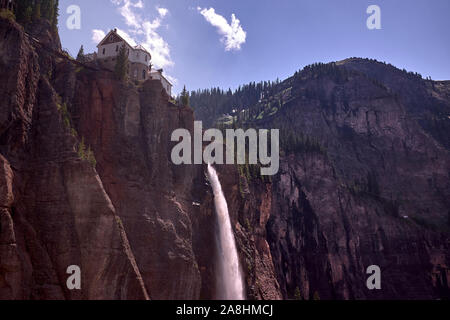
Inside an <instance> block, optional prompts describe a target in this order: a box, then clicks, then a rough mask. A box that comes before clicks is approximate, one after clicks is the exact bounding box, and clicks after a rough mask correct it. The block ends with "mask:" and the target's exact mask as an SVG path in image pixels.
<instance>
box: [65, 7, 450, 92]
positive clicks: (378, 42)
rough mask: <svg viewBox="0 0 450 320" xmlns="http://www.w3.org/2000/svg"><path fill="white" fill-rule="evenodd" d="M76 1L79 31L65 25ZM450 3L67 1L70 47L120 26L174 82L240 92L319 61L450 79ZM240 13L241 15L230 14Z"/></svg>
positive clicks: (90, 44)
mask: <svg viewBox="0 0 450 320" xmlns="http://www.w3.org/2000/svg"><path fill="white" fill-rule="evenodd" d="M70 5H78V6H79V7H80V9H81V29H79V30H70V29H68V28H67V26H66V20H67V19H68V18H69V14H68V13H67V12H66V10H67V8H68V7H69V6H70ZM369 5H378V6H379V7H380V9H381V26H382V28H381V30H369V29H368V28H367V26H366V20H367V18H368V17H369V14H367V13H366V10H367V8H368V6H369ZM449 14H450V1H448V0H432V1H429V0H414V1H412V0H395V1H393V0H372V1H366V0H159V1H156V0H95V1H92V0H60V21H59V23H60V25H59V31H60V36H61V42H62V45H63V47H64V48H66V49H68V50H69V52H70V53H71V54H72V55H74V56H75V55H76V54H77V52H78V49H79V48H80V45H81V44H83V45H84V47H85V52H93V51H94V50H95V49H96V43H95V42H94V40H93V39H96V38H97V39H98V38H99V37H100V36H101V35H102V32H105V33H107V32H108V31H109V30H110V29H113V28H114V27H117V28H119V29H120V30H121V31H123V32H126V33H127V34H128V36H129V37H130V38H132V39H133V40H134V41H136V43H143V44H145V46H147V47H148V48H149V49H150V52H151V53H152V55H153V60H154V61H153V63H154V64H155V65H157V66H159V67H163V68H164V72H165V73H166V74H167V75H168V76H169V77H170V79H172V80H173V82H174V83H175V88H174V92H175V93H178V92H179V91H180V90H181V89H182V87H183V85H184V84H185V85H186V87H187V88H188V89H189V90H195V89H198V88H210V87H222V88H224V89H225V88H229V87H231V88H233V89H234V88H236V87H237V86H239V85H241V84H245V83H248V82H250V81H261V80H275V79H276V78H279V79H285V78H287V77H289V76H291V75H292V74H293V73H294V72H295V71H296V70H298V69H300V68H303V67H304V66H305V65H308V64H311V63H314V62H330V61H336V60H342V59H345V58H348V57H353V56H356V57H369V58H375V59H378V60H380V61H386V62H389V63H392V64H393V65H395V66H397V67H399V68H406V69H407V70H409V71H415V72H419V73H421V74H422V75H423V76H424V77H427V76H431V77H432V78H433V79H436V80H449V79H450V41H449V37H448V30H450V19H449V18H448V16H449ZM232 15H234V17H232Z"/></svg>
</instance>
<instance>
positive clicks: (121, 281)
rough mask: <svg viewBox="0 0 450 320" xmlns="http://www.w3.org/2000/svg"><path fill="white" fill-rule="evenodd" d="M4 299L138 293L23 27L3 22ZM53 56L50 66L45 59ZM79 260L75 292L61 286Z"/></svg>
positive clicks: (105, 207) (116, 232) (106, 201)
mask: <svg viewBox="0 0 450 320" xmlns="http://www.w3.org/2000/svg"><path fill="white" fill-rule="evenodd" d="M0 38H1V39H2V40H1V42H0V57H1V58H0V64H1V70H2V73H1V75H0V77H1V79H0V84H1V85H0V96H1V97H2V102H1V112H0V114H1V120H0V141H1V143H0V150H1V157H0V160H1V168H2V169H1V170H0V172H1V177H0V181H1V185H0V191H1V194H0V199H1V204H0V207H1V209H0V210H1V217H0V221H1V223H0V298H1V299H145V298H146V297H147V293H146V290H145V287H144V284H143V282H142V278H141V275H140V273H139V270H138V268H137V266H136V263H135V262H134V257H133V253H132V252H131V250H130V247H129V243H128V240H127V237H126V235H125V233H124V230H123V227H122V225H121V222H120V219H119V218H118V216H117V214H116V210H115V208H114V207H113V205H112V203H111V201H110V198H109V197H108V195H107V193H106V192H105V189H104V187H103V184H102V182H101V180H100V178H99V176H98V174H97V172H96V171H95V170H94V169H93V168H92V166H91V165H90V164H89V163H88V162H86V161H83V160H81V159H79V157H78V156H77V153H76V149H75V146H76V144H77V141H76V139H74V137H73V136H72V135H71V133H70V131H69V130H68V128H67V127H66V126H65V124H64V119H63V117H62V115H61V113H60V111H59V110H58V109H59V108H60V101H59V98H58V94H57V93H56V91H55V89H54V88H53V86H52V84H51V82H50V81H49V78H48V73H47V72H46V71H48V70H51V68H52V66H54V64H53V62H54V60H53V59H52V58H51V57H49V56H48V55H47V54H46V53H44V52H39V51H37V50H36V49H35V48H34V47H33V46H32V45H31V43H30V42H29V41H28V39H27V38H26V36H25V34H24V32H23V31H22V29H21V27H19V26H18V25H17V24H15V23H12V22H10V21H7V20H3V19H0ZM49 62H51V63H49ZM70 265H78V266H80V267H81V271H82V279H83V283H82V290H81V291H70V290H68V289H67V287H66V279H67V277H68V275H67V274H66V269H67V267H68V266H70Z"/></svg>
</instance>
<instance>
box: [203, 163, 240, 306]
mask: <svg viewBox="0 0 450 320" xmlns="http://www.w3.org/2000/svg"><path fill="white" fill-rule="evenodd" d="M208 176H209V180H210V182H211V185H212V188H213V192H214V204H215V206H216V214H217V224H218V231H219V232H218V235H217V249H218V254H217V256H218V261H217V265H218V269H219V270H218V272H217V274H216V279H217V289H216V291H217V298H218V299H220V300H244V299H245V298H244V282H243V277H242V270H241V266H240V264H239V257H238V253H237V249H236V242H235V240H234V234H233V228H232V227H231V221H230V216H229V214H228V205H227V201H226V199H225V196H224V195H223V192H222V186H221V185H220V181H219V177H218V176H217V172H216V170H214V168H213V167H212V166H211V165H210V164H208Z"/></svg>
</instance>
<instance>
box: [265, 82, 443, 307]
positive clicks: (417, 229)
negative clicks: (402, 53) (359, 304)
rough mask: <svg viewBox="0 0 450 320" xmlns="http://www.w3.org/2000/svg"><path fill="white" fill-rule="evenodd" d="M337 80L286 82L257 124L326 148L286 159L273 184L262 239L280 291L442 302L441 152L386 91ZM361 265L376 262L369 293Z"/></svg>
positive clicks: (374, 85)
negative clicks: (276, 106) (276, 103)
mask: <svg viewBox="0 0 450 320" xmlns="http://www.w3.org/2000/svg"><path fill="white" fill-rule="evenodd" d="M345 75H346V78H345V79H344V80H343V79H342V78H340V81H337V80H335V79H333V77H332V76H327V75H325V76H319V77H316V78H314V79H308V78H304V79H297V82H296V83H293V89H292V90H293V92H294V96H293V97H292V99H291V100H290V102H289V103H288V104H287V105H285V106H284V107H283V109H282V111H281V112H280V113H279V114H278V115H277V116H275V117H274V118H273V119H270V121H268V122H266V123H264V125H266V126H269V127H271V126H273V125H274V124H276V123H282V124H283V128H284V129H285V130H292V131H293V132H302V133H304V134H305V135H307V136H308V137H310V139H311V140H314V141H317V142H318V143H319V144H321V145H322V146H323V149H324V150H325V151H323V150H312V149H311V148H309V150H308V148H307V147H308V146H307V147H306V148H303V151H301V152H294V153H291V154H289V155H287V156H285V157H284V158H283V159H282V165H281V170H280V173H279V175H278V176H277V177H275V179H274V180H273V188H272V194H273V199H272V212H271V217H270V220H269V223H268V238H269V244H270V247H271V251H272V256H273V259H274V265H275V267H276V269H277V275H278V280H279V283H280V286H281V288H282V292H283V295H284V297H292V298H293V297H294V295H295V292H296V291H297V292H300V293H301V295H302V297H303V298H307V299H310V298H313V297H314V295H315V293H316V292H317V295H318V296H320V297H321V298H326V299H334V298H338V299H375V298H377V299H379V298H385V299H402V298H411V299H417V298H425V299H426V298H439V297H442V296H445V295H446V294H448V286H449V283H448V280H447V279H448V278H446V277H445V276H444V274H445V273H448V270H449V259H450V257H449V252H450V251H449V225H448V223H449V220H448V212H449V211H448V210H449V203H448V199H449V195H450V189H449V183H448V181H449V172H450V171H449V169H450V167H449V164H450V161H449V160H450V157H449V153H448V151H447V150H446V149H445V147H444V146H443V145H441V144H440V143H439V142H438V141H436V140H435V139H434V138H432V137H431V135H429V134H427V133H426V132H425V131H424V129H423V128H422V127H421V126H419V124H418V123H417V122H416V121H415V117H414V115H412V114H411V113H409V111H407V110H408V108H405V106H404V105H403V104H402V102H401V101H402V100H401V99H397V98H395V97H394V95H393V93H392V92H390V91H389V90H388V89H386V88H384V87H383V86H382V85H379V84H378V83H376V82H374V81H372V80H371V79H370V78H367V77H366V76H364V75H363V74H358V73H345ZM304 92H308V93H309V94H306V95H305V94H303V93H304ZM316 92H320V95H317V96H315V93H316ZM295 95H297V96H295ZM316 97H320V100H319V99H318V98H316ZM294 119H295V120H294ZM370 265H378V266H380V267H381V270H382V274H383V289H382V290H380V291H369V290H367V288H366V279H367V277H368V276H367V275H366V272H365V271H366V269H367V267H368V266H370ZM297 288H298V289H299V290H297Z"/></svg>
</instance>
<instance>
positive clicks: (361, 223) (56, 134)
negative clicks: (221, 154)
mask: <svg viewBox="0 0 450 320" xmlns="http://www.w3.org/2000/svg"><path fill="white" fill-rule="evenodd" d="M34 30H35V34H34V36H35V37H37V38H38V39H39V40H40V41H41V43H43V44H44V45H45V46H44V47H43V46H38V45H36V44H35V43H33V42H31V41H30V39H28V38H27V36H26V35H25V33H24V32H23V30H22V29H21V27H20V26H18V25H17V24H15V23H12V22H10V21H6V20H0V39H1V40H0V66H1V69H2V71H3V72H2V73H1V74H0V97H2V102H1V104H0V106H1V110H0V213H1V216H0V299H147V298H151V299H199V298H201V299H211V298H214V297H215V296H216V292H217V290H218V288H215V270H216V266H215V255H216V254H217V253H216V250H215V243H214V241H215V227H216V226H215V223H216V221H215V217H214V203H213V196H212V192H211V190H210V186H209V185H208V181H207V179H206V177H205V167H204V166H174V165H173V164H172V162H171V161H170V152H171V148H172V146H173V145H174V143H172V142H171V141H170V136H171V133H172V132H173V130H175V129H178V128H186V129H188V130H190V131H191V132H192V130H193V121H194V116H193V112H192V110H191V109H189V108H180V107H178V106H175V105H173V104H171V103H170V102H169V99H168V97H167V96H166V94H165V91H164V90H163V88H162V87H161V85H160V83H159V82H158V81H151V80H149V81H146V82H144V83H141V84H139V85H135V84H123V83H121V82H119V81H117V80H116V79H115V77H114V75H113V74H112V73H110V72H106V71H94V70H92V69H90V68H86V67H80V66H78V65H75V64H73V63H72V62H70V61H69V60H67V59H63V58H61V57H60V56H57V55H54V54H53V53H52V51H51V50H58V49H59V48H60V44H59V40H58V39H57V36H56V35H52V33H51V32H48V31H47V30H48V28H47V27H46V26H45V23H44V24H43V25H40V26H39V27H36V28H35V29H34ZM49 48H50V49H51V50H50V51H49ZM364 65H365V64H364ZM357 66H358V64H357V61H356V62H355V61H354V60H351V61H347V62H346V63H342V64H340V65H339V66H338V68H339V70H342V74H341V73H340V72H339V71H334V75H332V76H330V75H327V74H323V72H319V71H317V72H316V71H314V72H313V73H304V74H300V75H297V76H296V77H293V78H290V79H288V80H286V81H285V82H284V83H282V84H281V85H280V90H279V91H280V94H281V95H283V100H284V104H283V106H282V108H280V109H279V110H277V112H275V113H273V112H271V114H270V116H268V117H262V118H261V119H258V120H257V121H255V122H254V123H251V125H253V126H255V127H264V128H279V129H281V130H282V131H283V132H287V133H289V132H291V133H301V134H302V137H303V138H304V137H309V138H308V139H310V140H308V141H314V146H315V147H311V146H312V143H311V142H309V143H305V140H302V141H300V142H299V141H297V142H296V145H297V147H298V148H294V149H292V150H290V149H289V150H288V149H287V150H286V152H285V153H283V155H282V159H281V167H280V172H279V174H278V175H276V176H274V177H272V178H271V179H262V178H261V177H259V176H258V175H255V174H253V173H252V174H249V172H248V170H249V168H248V167H245V166H244V167H236V166H219V167H218V168H217V169H218V172H219V175H220V179H221V182H222V186H223V189H224V193H225V196H226V198H227V201H228V206H229V209H230V214H231V219H232V222H233V226H234V228H235V235H236V240H237V245H238V249H239V255H240V259H241V264H242V267H243V271H244V274H245V280H246V289H247V296H248V298H249V299H283V298H284V299H291V298H299V297H301V298H305V299H310V298H313V297H314V296H315V297H318V296H320V298H326V299H331V298H337V299H371V298H438V297H442V296H444V295H445V294H447V293H448V285H449V284H448V268H449V259H450V257H449V236H448V235H449V231H448V230H449V226H448V223H449V220H448V219H449V217H448V214H449V208H450V204H449V203H448V199H449V198H450V197H449V196H450V191H449V188H450V186H449V182H448V181H449V172H450V170H449V169H450V168H449V163H450V161H449V159H450V157H449V154H448V148H446V145H445V143H444V142H443V140H442V139H444V138H442V137H445V134H447V133H448V131H447V130H446V129H445V125H446V124H445V123H444V122H442V121H444V120H442V119H443V118H439V119H441V120H442V121H441V122H439V121H438V122H436V123H439V124H438V125H431V124H430V123H431V122H430V121H428V120H427V121H425V122H420V121H418V120H417V119H416V118H417V117H420V116H421V115H423V113H420V108H418V107H417V108H416V107H414V108H412V107H411V106H410V104H409V103H410V100H408V99H412V98H408V99H406V98H402V94H401V92H400V93H399V92H397V91H398V90H399V88H397V87H395V85H396V84H397V83H398V81H394V82H392V83H391V82H388V81H387V80H386V83H385V84H383V81H384V80H383V79H384V78H382V77H381V76H380V77H378V75H383V74H384V73H383V72H381V71H376V73H373V74H369V73H368V72H366V70H365V69H361V67H357ZM370 66H372V67H371V68H372V69H370V70H372V71H373V70H378V68H375V69H373V68H374V67H373V65H371V64H370ZM373 72H374V71H373ZM336 74H339V75H338V76H336ZM375 75H377V76H375ZM396 76H399V77H400V75H396ZM388 79H391V78H390V77H388ZM375 80H376V81H375ZM405 81H406V80H405ZM407 84H408V82H406V84H405V86H407ZM402 88H403V87H402ZM424 90H425V91H423V92H427V93H429V94H430V95H431V96H432V97H434V98H430V100H429V101H431V102H430V103H429V104H428V106H431V105H432V104H433V103H432V102H433V101H437V100H439V101H441V102H442V105H448V98H449V96H448V92H449V90H448V86H447V83H445V82H442V83H434V87H433V84H432V83H431V82H430V83H429V84H427V87H426V89H424ZM394 91H396V92H394ZM415 91H417V92H419V91H418V90H415ZM420 92H422V91H420ZM423 92H422V93H423ZM421 97H422V98H423V99H425V98H424V97H425V93H423V94H422V95H421ZM422 98H421V99H422ZM427 99H428V98H427ZM433 99H437V100H433ZM427 101H428V100H427ZM438 109H439V108H438ZM411 110H416V111H414V112H416V113H414V114H413V113H412V111H411ZM417 110H419V111H417ZM427 110H428V111H427V112H426V116H427V117H428V118H427V119H429V118H430V117H431V116H430V115H435V114H436V113H435V110H434V109H432V108H431V107H430V108H428V109H427ZM439 110H440V111H441V110H444V111H443V112H444V113H445V109H442V108H441V109H439ZM442 123H444V124H442ZM439 128H440V129H439ZM442 128H444V129H442ZM440 137H441V138H440ZM444 140H445V139H444ZM94 156H95V159H94ZM197 204H199V205H197ZM372 264H376V265H379V266H380V267H381V269H382V290H381V291H376V292H375V291H369V290H367V288H366V286H365V280H366V278H367V275H366V274H365V269H366V268H367V267H368V266H369V265H372ZM70 265H78V266H80V267H81V272H82V288H81V290H69V289H67V286H66V280H67V278H68V276H69V275H68V274H67V273H66V270H67V267H68V266H70Z"/></svg>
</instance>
